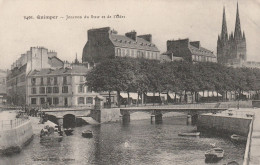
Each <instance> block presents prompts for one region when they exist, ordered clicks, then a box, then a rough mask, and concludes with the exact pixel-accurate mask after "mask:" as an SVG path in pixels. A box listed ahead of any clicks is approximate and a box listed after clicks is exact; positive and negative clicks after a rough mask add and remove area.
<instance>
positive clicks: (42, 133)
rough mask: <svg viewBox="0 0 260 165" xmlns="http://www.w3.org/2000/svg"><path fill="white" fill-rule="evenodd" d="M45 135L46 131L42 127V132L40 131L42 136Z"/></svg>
mask: <svg viewBox="0 0 260 165" xmlns="http://www.w3.org/2000/svg"><path fill="white" fill-rule="evenodd" d="M44 135H45V132H44V130H43V129H42V130H41V133H40V137H43V136H44Z"/></svg>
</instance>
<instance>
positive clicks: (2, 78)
mask: <svg viewBox="0 0 260 165" xmlns="http://www.w3.org/2000/svg"><path fill="white" fill-rule="evenodd" d="M6 74H7V72H6V70H2V69H0V106H1V104H5V102H6Z"/></svg>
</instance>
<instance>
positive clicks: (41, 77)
mask: <svg viewBox="0 0 260 165" xmlns="http://www.w3.org/2000/svg"><path fill="white" fill-rule="evenodd" d="M43 84H44V82H43V77H41V85H43Z"/></svg>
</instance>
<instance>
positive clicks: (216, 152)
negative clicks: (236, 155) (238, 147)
mask: <svg viewBox="0 0 260 165" xmlns="http://www.w3.org/2000/svg"><path fill="white" fill-rule="evenodd" d="M223 157H224V150H223V149H222V148H213V149H211V150H208V151H207V152H206V153H205V158H206V161H218V160H220V159H222V158H223Z"/></svg>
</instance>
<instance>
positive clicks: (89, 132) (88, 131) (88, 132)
mask: <svg viewBox="0 0 260 165" xmlns="http://www.w3.org/2000/svg"><path fill="white" fill-rule="evenodd" d="M82 136H83V137H85V138H92V137H93V133H92V131H90V130H87V131H83V132H82Z"/></svg>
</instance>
